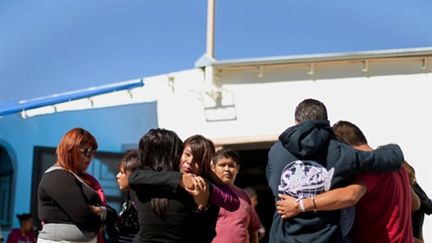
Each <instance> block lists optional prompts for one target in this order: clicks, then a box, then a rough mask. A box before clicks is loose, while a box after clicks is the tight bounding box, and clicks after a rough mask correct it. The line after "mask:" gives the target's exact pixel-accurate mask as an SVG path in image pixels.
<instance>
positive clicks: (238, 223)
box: [212, 186, 261, 243]
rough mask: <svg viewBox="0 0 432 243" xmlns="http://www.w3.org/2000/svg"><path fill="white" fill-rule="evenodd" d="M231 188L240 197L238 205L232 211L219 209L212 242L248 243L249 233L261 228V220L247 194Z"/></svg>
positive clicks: (236, 188)
mask: <svg viewBox="0 0 432 243" xmlns="http://www.w3.org/2000/svg"><path fill="white" fill-rule="evenodd" d="M231 189H232V190H233V192H234V193H235V194H236V195H237V196H238V198H239V199H240V207H239V208H238V209H237V210H236V211H234V212H229V211H227V210H225V209H224V208H221V209H220V210H219V215H218V219H217V223H216V237H215V238H214V239H213V241H212V243H227V242H235V243H248V242H250V241H249V233H252V232H255V231H257V230H258V229H259V228H261V222H260V221H259V218H258V215H257V214H256V212H255V209H254V207H253V206H252V204H251V201H250V198H249V196H248V194H246V192H244V191H243V190H242V189H240V188H238V187H236V186H233V187H231Z"/></svg>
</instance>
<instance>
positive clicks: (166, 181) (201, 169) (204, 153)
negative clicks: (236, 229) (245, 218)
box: [129, 135, 240, 243]
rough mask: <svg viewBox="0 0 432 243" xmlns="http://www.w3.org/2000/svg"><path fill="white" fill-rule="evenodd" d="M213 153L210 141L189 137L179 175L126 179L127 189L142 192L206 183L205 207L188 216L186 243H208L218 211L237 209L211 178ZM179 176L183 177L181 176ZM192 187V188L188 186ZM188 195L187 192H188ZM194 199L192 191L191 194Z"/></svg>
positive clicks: (134, 175)
mask: <svg viewBox="0 0 432 243" xmlns="http://www.w3.org/2000/svg"><path fill="white" fill-rule="evenodd" d="M214 153H215V147H214V144H213V142H212V141H211V140H209V139H207V138H205V137H203V136H201V135H193V136H191V137H189V138H188V139H186V140H185V142H184V148H183V153H182V156H181V159H180V168H179V170H180V172H173V171H163V172H156V171H153V170H137V171H136V172H134V173H132V175H131V176H130V177H129V185H130V186H131V187H132V188H135V189H140V190H142V191H143V192H145V191H147V193H149V192H148V191H157V192H159V193H161V192H166V193H169V192H173V191H175V190H177V188H178V185H180V186H181V187H183V188H184V187H185V184H187V183H186V182H187V181H188V178H189V177H190V176H192V177H193V178H201V177H200V176H202V177H204V178H206V179H208V181H207V182H206V184H208V190H207V191H208V193H209V194H210V197H209V204H208V206H207V207H204V208H196V209H195V210H193V211H192V212H191V219H192V221H191V222H190V225H189V227H188V230H189V232H188V233H187V234H186V237H187V242H197V243H206V242H207V243H209V242H211V241H212V240H213V238H214V236H215V235H216V231H215V227H216V221H217V217H218V212H219V207H223V208H225V209H227V210H228V211H234V210H236V209H238V207H239V204H240V202H239V199H238V198H237V196H236V195H235V194H234V192H232V190H231V189H230V188H229V187H227V186H226V185H224V184H223V182H222V181H221V180H220V179H219V178H217V176H215V175H214V174H213V172H212V170H211V168H210V162H211V159H212V158H213V155H214ZM181 173H183V174H181ZM192 187H193V185H192ZM188 191H190V190H188ZM191 194H192V195H194V193H193V191H192V192H191Z"/></svg>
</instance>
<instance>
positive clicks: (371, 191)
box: [351, 168, 413, 243]
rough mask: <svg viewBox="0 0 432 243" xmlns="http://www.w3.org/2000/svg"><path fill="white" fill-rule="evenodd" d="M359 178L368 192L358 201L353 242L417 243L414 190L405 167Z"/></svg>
mask: <svg viewBox="0 0 432 243" xmlns="http://www.w3.org/2000/svg"><path fill="white" fill-rule="evenodd" d="M357 180H358V182H360V183H362V184H364V185H365V186H366V187H367V192H366V194H365V195H364V196H363V198H362V199H361V200H360V201H359V202H358V204H357V209H356V210H357V211H356V216H355V220H354V226H353V229H352V235H351V239H352V242H361V243H364V242H368V243H371V242H376V243H386V242H389V243H413V236H412V225H411V189H410V184H409V180H408V174H407V172H406V171H405V169H404V168H401V169H400V170H399V171H395V172H386V173H376V174H372V173H370V174H364V175H360V176H358V177H357Z"/></svg>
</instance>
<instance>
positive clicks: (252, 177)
mask: <svg viewBox="0 0 432 243" xmlns="http://www.w3.org/2000/svg"><path fill="white" fill-rule="evenodd" d="M224 147H230V148H233V149H236V151H237V152H238V153H239V154H240V172H239V174H238V175H237V178H236V181H235V184H236V185H237V186H238V187H240V188H245V187H252V188H254V189H255V190H256V192H257V195H258V205H257V206H256V212H257V213H258V216H259V218H260V220H261V223H262V224H263V226H264V227H265V230H266V234H265V237H264V238H263V239H262V240H261V241H260V242H268V235H269V231H270V226H271V223H272V221H273V213H274V211H275V204H274V199H273V194H272V193H271V190H270V188H269V187H268V184H267V179H266V176H265V168H266V165H267V154H268V151H269V149H268V148H265V149H251V150H248V149H245V148H241V149H239V148H236V146H224ZM268 147H269V146H268Z"/></svg>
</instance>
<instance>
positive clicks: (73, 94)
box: [0, 79, 144, 116]
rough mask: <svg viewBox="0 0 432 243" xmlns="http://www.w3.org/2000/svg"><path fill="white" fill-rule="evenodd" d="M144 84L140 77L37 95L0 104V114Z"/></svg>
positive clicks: (8, 113)
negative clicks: (42, 95)
mask: <svg viewBox="0 0 432 243" xmlns="http://www.w3.org/2000/svg"><path fill="white" fill-rule="evenodd" d="M143 85H144V81H143V80H142V79H139V80H131V81H125V82H119V83H114V84H108V85H102V86H98V87H91V88H87V89H81V90H75V91H70V92H65V93H60V94H53V95H49V96H44V97H39V98H35V99H30V100H21V101H19V102H16V103H11V104H4V105H0V116H5V115H10V114H14V113H18V112H21V111H24V110H29V109H35V108H39V107H43V106H49V105H55V104H58V103H63V102H67V101H72V100H77V99H82V98H87V97H91V96H95V95H100V94H106V93H111V92H116V91H120V90H126V89H132V88H136V87H141V86H143Z"/></svg>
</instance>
